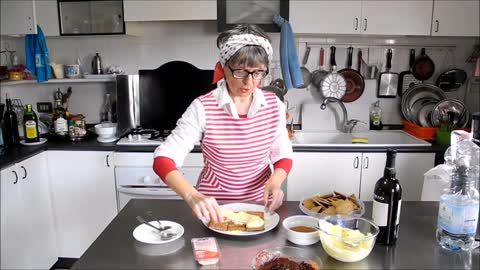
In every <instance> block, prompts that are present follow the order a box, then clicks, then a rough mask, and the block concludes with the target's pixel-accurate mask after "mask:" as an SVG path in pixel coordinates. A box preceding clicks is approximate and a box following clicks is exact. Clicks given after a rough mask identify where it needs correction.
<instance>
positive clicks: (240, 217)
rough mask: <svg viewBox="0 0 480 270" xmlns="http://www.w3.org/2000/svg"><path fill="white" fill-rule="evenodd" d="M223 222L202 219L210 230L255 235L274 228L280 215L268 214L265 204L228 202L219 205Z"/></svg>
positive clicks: (237, 234)
mask: <svg viewBox="0 0 480 270" xmlns="http://www.w3.org/2000/svg"><path fill="white" fill-rule="evenodd" d="M220 209H221V210H222V214H223V215H224V217H225V221H224V222H217V223H214V222H211V221H208V220H202V222H203V224H204V225H205V226H207V227H208V228H209V229H210V230H212V231H215V232H218V233H221V234H226V235H236V236H248V235H257V234H262V233H265V232H268V231H270V230H272V229H273V228H275V227H276V226H277V225H278V223H279V221H280V216H279V215H278V214H277V213H275V212H274V213H273V214H269V213H268V212H266V210H265V206H263V205H260V204H252V203H229V204H223V205H220Z"/></svg>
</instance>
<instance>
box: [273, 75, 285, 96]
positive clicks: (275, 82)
mask: <svg viewBox="0 0 480 270" xmlns="http://www.w3.org/2000/svg"><path fill="white" fill-rule="evenodd" d="M270 85H271V86H276V87H278V89H280V91H281V92H282V95H286V94H287V87H286V86H285V82H284V81H283V79H281V78H278V79H275V80H273V81H272V82H271V83H270Z"/></svg>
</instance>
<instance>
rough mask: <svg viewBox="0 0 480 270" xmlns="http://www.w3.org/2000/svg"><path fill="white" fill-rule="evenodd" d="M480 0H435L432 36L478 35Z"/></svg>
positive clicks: (479, 30) (479, 27) (479, 34)
mask: <svg viewBox="0 0 480 270" xmlns="http://www.w3.org/2000/svg"><path fill="white" fill-rule="evenodd" d="M479 18H480V1H478V0H473V1H471V0H469V1H465V0H449V1H447V0H441V1H440V0H435V1H434V3H433V22H432V35H433V36H473V37H478V36H480V20H479Z"/></svg>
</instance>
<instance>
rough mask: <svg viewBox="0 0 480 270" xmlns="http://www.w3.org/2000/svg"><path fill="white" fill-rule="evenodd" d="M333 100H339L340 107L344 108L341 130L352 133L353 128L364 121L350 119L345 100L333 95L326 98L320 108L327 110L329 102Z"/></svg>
mask: <svg viewBox="0 0 480 270" xmlns="http://www.w3.org/2000/svg"><path fill="white" fill-rule="evenodd" d="M332 102H337V103H338V104H340V107H341V108H342V112H343V123H342V130H341V131H342V132H344V133H352V130H353V128H354V127H355V126H356V125H357V124H358V122H362V123H363V121H360V120H357V119H350V120H348V113H347V108H345V104H343V102H342V101H341V100H339V99H337V98H333V97H327V98H325V99H324V100H323V102H322V105H320V109H322V110H325V109H326V108H327V104H328V103H332Z"/></svg>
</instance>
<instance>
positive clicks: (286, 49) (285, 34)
mask: <svg viewBox="0 0 480 270" xmlns="http://www.w3.org/2000/svg"><path fill="white" fill-rule="evenodd" d="M273 22H274V23H275V24H276V25H278V26H279V27H280V28H281V33H280V65H281V67H282V75H283V80H284V82H285V86H286V87H287V89H292V88H301V87H302V86H303V83H304V82H303V75H302V70H301V69H300V64H299V63H298V56H297V50H296V48H295V40H294V38H293V31H292V27H291V26H290V23H289V22H288V21H287V20H285V19H284V18H282V17H281V16H280V15H275V16H274V17H273Z"/></svg>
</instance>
